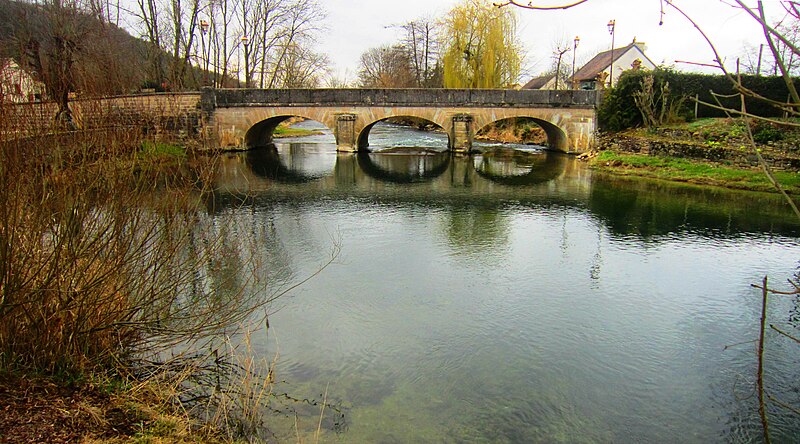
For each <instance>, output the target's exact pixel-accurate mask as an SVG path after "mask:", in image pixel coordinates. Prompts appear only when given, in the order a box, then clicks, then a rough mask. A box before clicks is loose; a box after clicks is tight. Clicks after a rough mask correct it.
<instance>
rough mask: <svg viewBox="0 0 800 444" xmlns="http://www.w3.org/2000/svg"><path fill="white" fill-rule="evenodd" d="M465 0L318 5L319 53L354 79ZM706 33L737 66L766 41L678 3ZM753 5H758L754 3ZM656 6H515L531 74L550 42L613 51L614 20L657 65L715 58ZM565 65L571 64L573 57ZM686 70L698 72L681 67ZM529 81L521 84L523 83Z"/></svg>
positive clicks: (714, 12) (611, 0) (738, 14)
mask: <svg viewBox="0 0 800 444" xmlns="http://www.w3.org/2000/svg"><path fill="white" fill-rule="evenodd" d="M460 1H461V0H321V1H320V2H321V3H322V4H324V5H325V7H326V8H327V12H328V18H327V21H326V26H327V29H326V30H325V31H324V32H323V33H322V37H321V38H320V45H321V47H320V48H319V49H320V50H321V52H325V53H327V54H328V55H329V56H330V57H331V60H332V62H333V64H334V69H335V72H336V73H337V74H338V75H339V76H343V75H345V73H346V74H347V75H348V76H349V78H350V79H354V78H355V76H356V72H357V70H358V60H359V56H360V55H361V53H362V52H364V51H365V50H367V49H369V48H371V47H375V46H379V45H381V44H391V43H393V42H395V41H396V40H397V39H398V38H399V37H400V34H401V31H400V30H399V29H397V28H395V27H392V25H396V24H401V23H404V22H407V21H410V20H414V19H416V18H419V17H426V16H427V17H433V18H442V17H444V16H445V15H446V13H447V11H448V10H449V9H450V8H451V7H452V6H453V5H455V4H457V3H459V2H460ZM559 1H560V0H541V1H540V0H537V1H536V4H547V3H548V2H549V4H551V5H552V4H558V3H559ZM675 3H676V4H678V5H680V6H681V7H682V8H684V9H685V11H686V12H687V13H689V14H690V15H691V16H692V17H693V18H694V19H695V20H696V21H697V22H698V23H699V24H700V26H701V27H702V28H703V30H704V31H705V32H706V33H707V34H709V35H710V36H711V37H712V39H713V41H714V43H715V45H717V46H718V49H719V51H720V53H721V55H722V57H723V58H726V59H727V60H726V61H727V62H729V64H730V66H731V67H733V66H735V60H736V57H737V56H739V55H740V54H741V53H742V52H743V48H744V46H745V45H746V44H747V43H750V45H751V46H754V47H757V46H758V45H759V44H760V43H761V42H762V38H763V36H762V35H761V33H760V28H758V27H757V26H756V24H755V22H754V21H753V20H752V19H751V18H749V16H747V15H746V13H744V12H742V11H740V10H738V9H735V8H733V7H731V6H729V5H727V4H726V3H723V2H722V1H721V0H675ZM751 3H753V2H751ZM659 5H660V2H659V0H589V2H587V3H585V4H583V5H580V6H577V7H575V8H572V9H569V10H564V11H530V10H523V9H518V8H514V12H515V14H517V17H518V24H519V35H520V37H521V39H522V41H523V44H524V46H525V49H526V50H527V52H528V62H529V63H528V65H529V71H530V74H531V75H535V74H538V73H540V72H542V71H545V70H547V69H548V68H549V66H550V64H551V59H550V56H551V53H552V48H553V42H554V41H555V40H557V39H562V40H563V41H566V42H572V40H573V39H574V37H575V36H576V35H577V36H579V37H580V39H581V40H580V45H579V47H578V50H577V53H576V55H577V59H578V64H580V62H581V61H587V60H588V59H589V58H591V57H592V56H593V55H594V54H596V53H597V52H598V51H604V50H608V49H610V48H611V36H610V35H609V32H608V28H607V23H608V21H609V20H610V19H614V20H616V24H617V25H616V36H615V39H616V45H615V46H616V47H621V46H624V45H627V44H628V43H630V42H631V41H632V40H633V39H634V37H635V38H636V40H637V41H640V42H645V43H646V44H647V47H648V50H647V55H648V56H649V57H650V59H652V60H653V62H655V63H656V64H661V63H664V64H667V65H673V64H675V61H676V60H684V61H691V62H698V63H711V62H712V61H713V58H714V57H713V54H712V52H711V51H710V49H709V48H708V46H707V45H706V44H705V43H704V42H703V41H702V40H701V37H700V34H698V32H697V31H696V30H694V28H693V27H692V25H691V24H690V23H688V22H687V21H686V19H684V18H683V17H681V16H680V15H679V14H678V13H677V12H676V11H674V10H672V9H670V8H668V7H666V6H665V8H666V16H665V17H664V24H663V25H662V26H659V18H660V6H659ZM765 5H766V8H767V12H768V14H770V12H772V14H771V15H772V16H773V17H778V18H780V17H781V14H780V13H781V12H782V11H783V10H782V8H781V7H780V5H779V0H765ZM568 57H569V59H568V60H567V63H569V64H571V63H572V58H571V56H568ZM677 67H678V68H680V69H684V70H697V69H698V68H696V67H692V66H691V65H686V64H678V65H677ZM523 80H524V79H523Z"/></svg>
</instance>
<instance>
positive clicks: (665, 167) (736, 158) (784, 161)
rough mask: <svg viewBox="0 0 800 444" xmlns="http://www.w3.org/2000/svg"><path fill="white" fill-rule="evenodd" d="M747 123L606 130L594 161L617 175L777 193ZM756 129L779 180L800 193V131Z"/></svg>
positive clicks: (702, 122) (706, 121)
mask: <svg viewBox="0 0 800 444" xmlns="http://www.w3.org/2000/svg"><path fill="white" fill-rule="evenodd" d="M743 125H744V124H743V123H742V122H741V121H738V120H731V119H700V120H697V121H695V122H692V123H687V124H681V125H675V126H671V127H666V128H660V129H655V130H646V129H641V128H640V129H634V130H629V131H625V132H621V133H613V134H604V135H600V136H599V137H598V146H597V150H598V152H597V153H594V156H590V157H591V160H590V164H591V165H592V167H593V168H594V169H596V170H599V171H602V172H606V173H610V174H615V175H623V176H640V177H647V178H653V179H660V180H669V181H675V182H685V183H693V184H699V185H711V186H719V187H725V188H732V189H740V190H751V191H767V192H774V191H776V190H775V187H774V186H773V185H772V184H771V183H770V181H769V179H768V178H767V177H766V175H765V174H764V172H763V170H762V168H761V166H760V165H759V163H758V156H757V155H756V153H755V152H754V151H753V148H752V146H750V144H749V143H748V142H747V137H746V130H747V129H746V128H745V127H744V126H743ZM751 125H752V124H751ZM751 129H752V131H753V133H754V136H755V139H756V141H757V142H759V143H757V146H756V148H757V149H758V150H759V152H760V153H761V155H762V157H763V158H764V159H765V161H766V162H767V164H768V165H769V166H770V168H771V169H772V170H773V173H774V176H775V178H776V179H777V181H778V182H779V183H780V184H781V186H782V187H784V188H785V189H786V191H787V192H789V193H791V194H800V173H798V172H799V171H800V145H798V141H800V134H798V133H797V132H796V131H794V130H790V129H788V128H779V127H777V126H773V125H764V124H758V125H753V126H752V128H751Z"/></svg>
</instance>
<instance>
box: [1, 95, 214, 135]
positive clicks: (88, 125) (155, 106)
mask: <svg viewBox="0 0 800 444" xmlns="http://www.w3.org/2000/svg"><path fill="white" fill-rule="evenodd" d="M69 106H70V109H71V110H72V113H73V119H74V123H75V125H76V127H77V128H80V129H96V128H106V127H109V126H114V127H118V126H131V127H136V128H140V129H142V130H144V131H146V132H151V133H154V134H155V135H161V134H164V133H170V134H171V135H177V136H179V137H194V136H198V135H200V132H201V130H202V122H203V119H202V113H201V109H200V93H159V94H147V95H129V96H116V97H108V98H99V99H77V100H73V101H72V102H70V105H69ZM57 111H58V105H56V104H55V103H22V104H11V105H4V106H3V107H2V109H0V113H2V114H1V115H2V118H3V125H2V126H3V128H2V131H4V132H6V133H14V134H25V135H33V134H42V133H45V132H51V131H54V130H56V129H58V126H57V125H55V121H54V117H55V115H56V112H57Z"/></svg>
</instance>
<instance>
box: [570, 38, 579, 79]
mask: <svg viewBox="0 0 800 444" xmlns="http://www.w3.org/2000/svg"><path fill="white" fill-rule="evenodd" d="M580 42H581V38H580V37H578V36H577V35H576V36H575V40H573V41H572V89H578V88H577V86H578V84H577V82H576V81H575V52H576V51H577V49H578V43H580Z"/></svg>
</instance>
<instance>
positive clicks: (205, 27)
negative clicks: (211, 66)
mask: <svg viewBox="0 0 800 444" xmlns="http://www.w3.org/2000/svg"><path fill="white" fill-rule="evenodd" d="M207 32H208V22H207V21H205V20H200V45H201V47H200V52H202V53H203V86H208V53H207V52H206V33H207Z"/></svg>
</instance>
